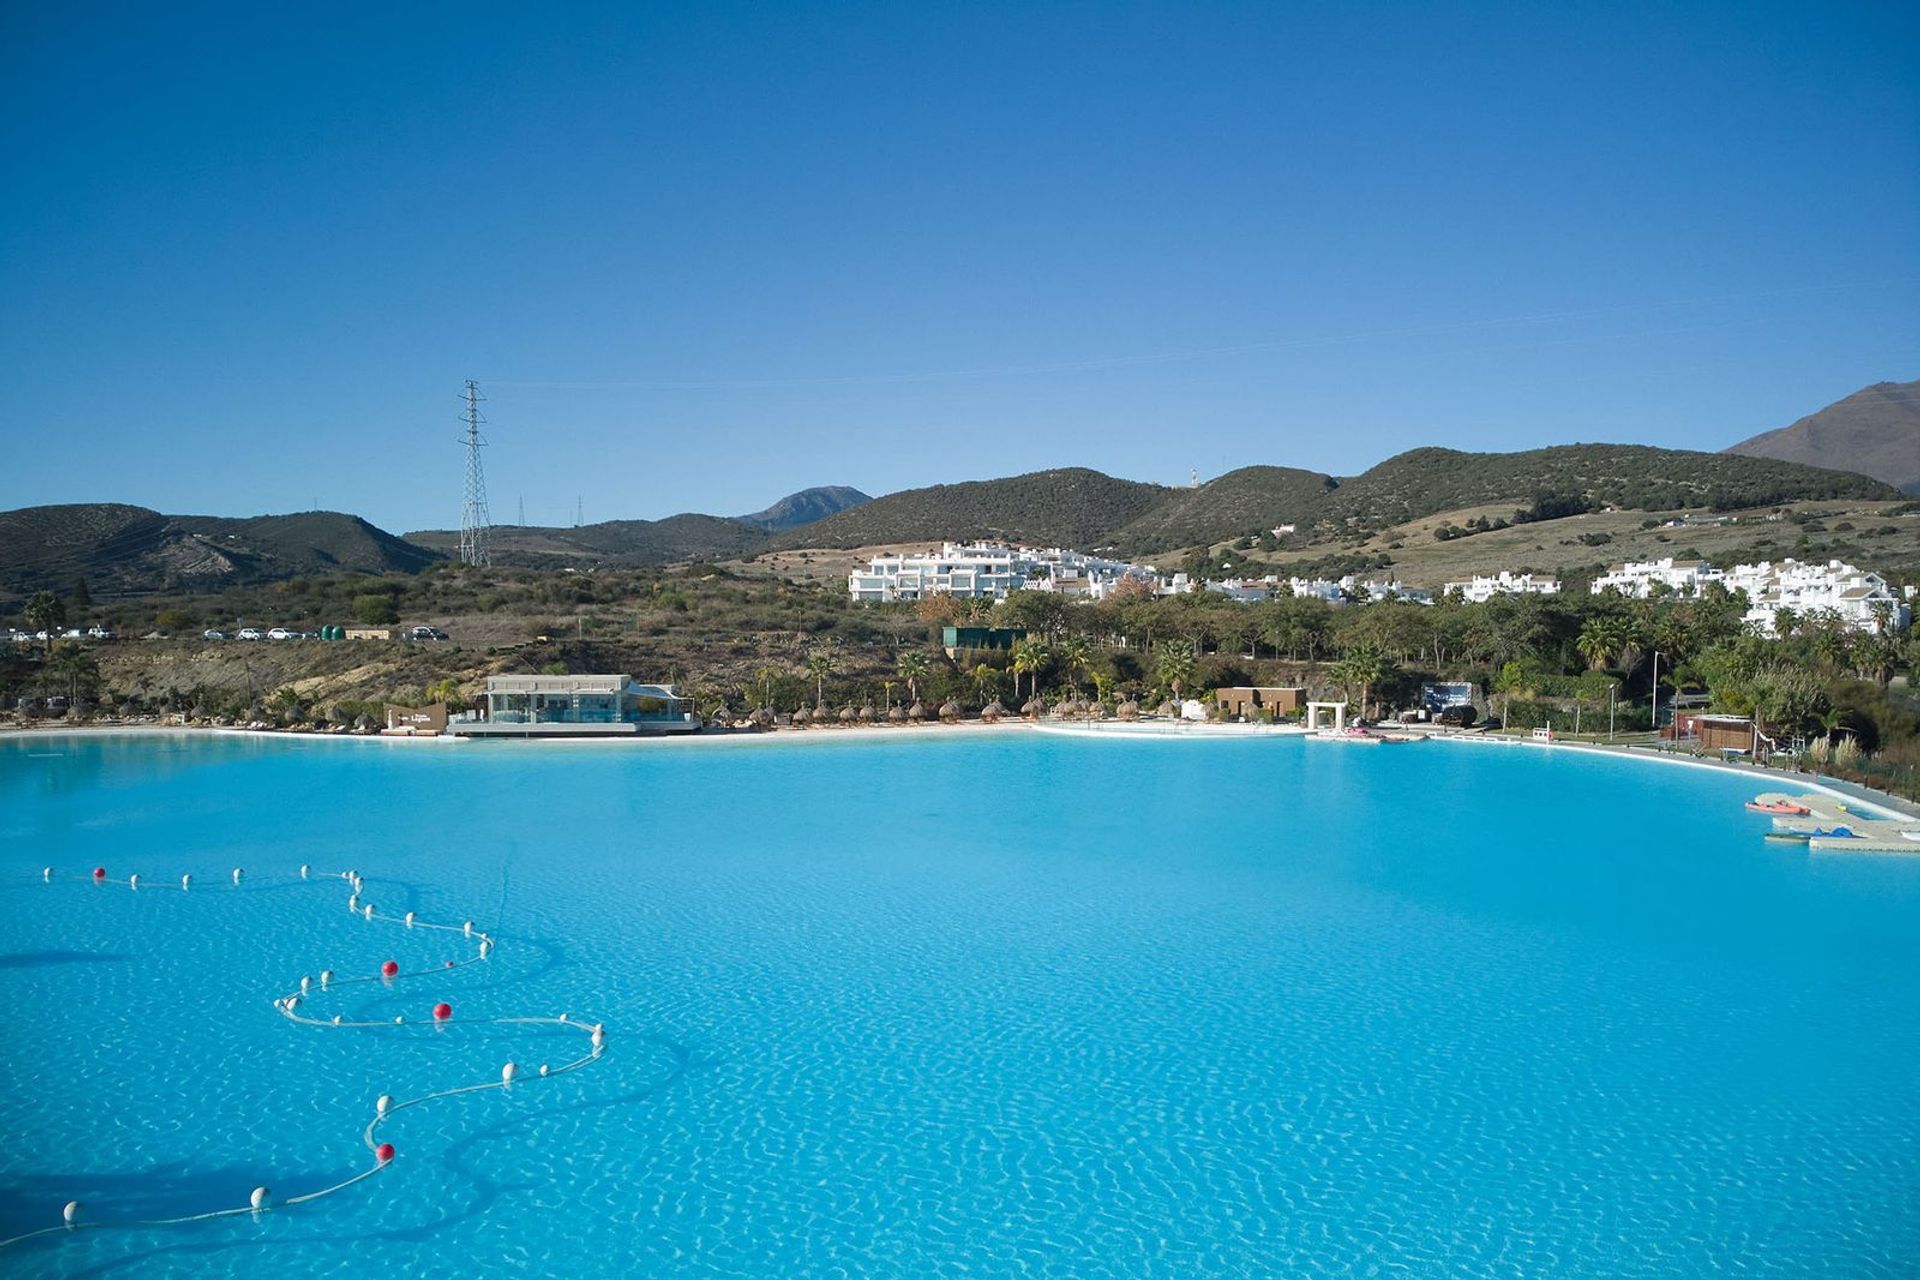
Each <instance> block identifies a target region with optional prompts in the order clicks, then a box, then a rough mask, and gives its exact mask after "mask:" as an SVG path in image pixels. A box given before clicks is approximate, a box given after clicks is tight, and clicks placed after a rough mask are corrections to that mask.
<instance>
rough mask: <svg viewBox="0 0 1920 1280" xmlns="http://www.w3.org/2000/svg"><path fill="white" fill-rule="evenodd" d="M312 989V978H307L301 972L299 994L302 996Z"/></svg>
mask: <svg viewBox="0 0 1920 1280" xmlns="http://www.w3.org/2000/svg"><path fill="white" fill-rule="evenodd" d="M312 990H313V979H312V978H309V977H308V976H307V975H306V974H304V973H303V974H301V975H300V994H301V995H303V996H304V995H307V994H308V993H310V992H311V991H312Z"/></svg>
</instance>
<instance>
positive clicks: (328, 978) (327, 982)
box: [320, 969, 333, 991]
mask: <svg viewBox="0 0 1920 1280" xmlns="http://www.w3.org/2000/svg"><path fill="white" fill-rule="evenodd" d="M331 985H333V970H331V969H322V970H321V971H320V989H321V990H322V991H325V990H326V989H327V988H328V987H329V986H331Z"/></svg>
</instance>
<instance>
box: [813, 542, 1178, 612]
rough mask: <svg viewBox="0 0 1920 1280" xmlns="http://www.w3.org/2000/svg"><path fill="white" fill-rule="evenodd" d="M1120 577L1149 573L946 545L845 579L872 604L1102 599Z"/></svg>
mask: <svg viewBox="0 0 1920 1280" xmlns="http://www.w3.org/2000/svg"><path fill="white" fill-rule="evenodd" d="M1124 578H1138V579H1140V580H1141V581H1144V582H1151V581H1152V580H1153V571H1152V570H1150V569H1143V568H1141V567H1140V566H1139V565H1134V564H1128V563H1126V562H1125V561H1121V560H1105V559H1102V558H1100V557H1099V556H1090V555H1083V554H1081V553H1080V552H1078V551H1071V550H1067V549H1065V548H1061V547H1050V548H1047V549H1045V550H1038V549H1035V548H1032V547H1009V546H1003V545H1001V544H999V543H992V542H947V543H942V544H941V546H940V550H939V551H937V552H934V551H926V552H922V553H919V554H912V555H893V556H875V557H874V558H873V559H872V560H871V561H869V562H868V564H867V566H866V568H864V569H855V570H854V571H853V572H852V573H849V574H848V575H847V594H848V595H849V596H851V597H852V598H853V599H854V600H856V601H865V602H868V603H876V604H877V603H886V602H891V601H896V600H925V599H927V598H929V597H931V596H957V597H959V598H961V599H965V600H1004V599H1006V598H1007V596H1008V594H1009V593H1011V592H1014V591H1029V590H1031V591H1057V592H1060V593H1061V594H1063V595H1073V596H1084V597H1086V598H1088V599H1093V600H1103V599H1105V598H1106V596H1107V593H1108V592H1109V591H1111V590H1112V589H1113V588H1114V586H1115V585H1116V584H1118V583H1119V582H1120V581H1121V580H1122V579H1124Z"/></svg>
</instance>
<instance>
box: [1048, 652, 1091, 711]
mask: <svg viewBox="0 0 1920 1280" xmlns="http://www.w3.org/2000/svg"><path fill="white" fill-rule="evenodd" d="M1054 652H1055V654H1056V655H1057V656H1058V657H1059V659H1060V665H1061V666H1063V667H1065V668H1066V672H1067V685H1068V687H1069V688H1070V689H1072V690H1073V700H1074V701H1075V702H1078V701H1079V700H1080V680H1079V676H1080V673H1081V672H1085V671H1091V670H1093V647H1092V646H1091V645H1089V644H1088V643H1087V641H1086V637H1085V636H1067V637H1065V638H1064V639H1062V640H1061V641H1060V644H1059V645H1058V647H1057V648H1056V649H1055V650H1054Z"/></svg>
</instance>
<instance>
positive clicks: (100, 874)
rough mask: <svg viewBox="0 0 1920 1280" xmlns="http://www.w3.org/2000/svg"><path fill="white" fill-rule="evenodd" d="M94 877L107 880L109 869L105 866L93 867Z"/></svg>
mask: <svg viewBox="0 0 1920 1280" xmlns="http://www.w3.org/2000/svg"><path fill="white" fill-rule="evenodd" d="M93 878H94V879H95V880H105V879H106V878H107V869H106V868H105V867H95V868H94V869H93Z"/></svg>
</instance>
